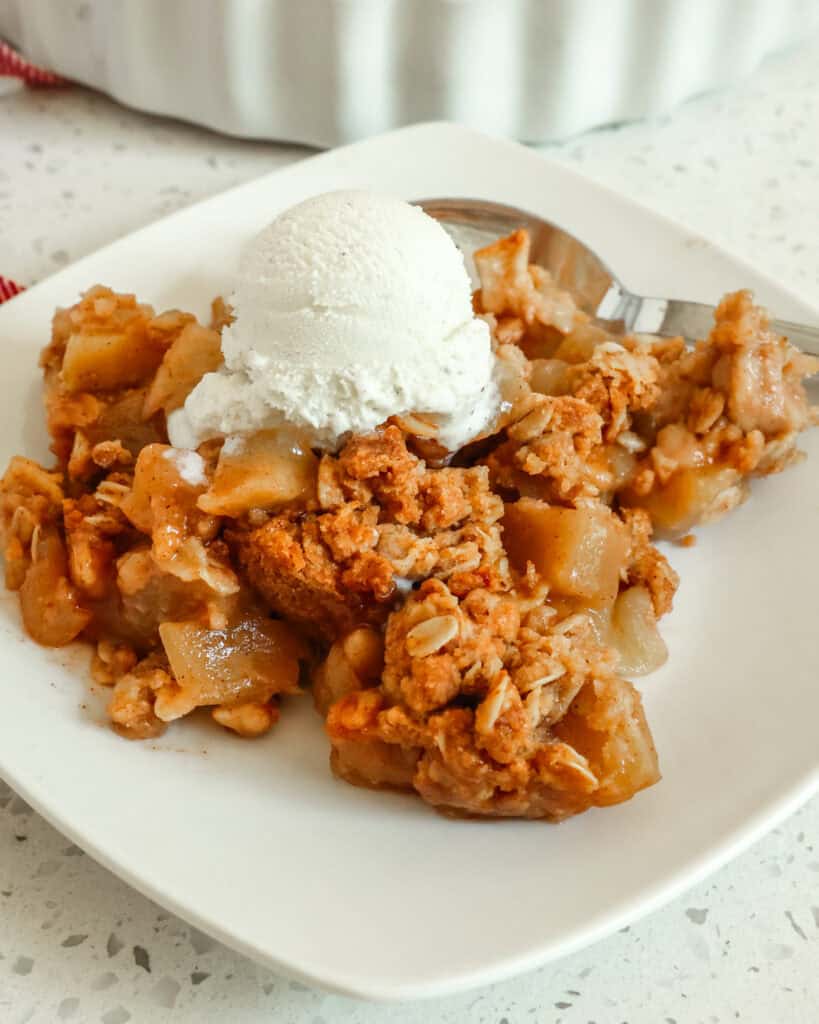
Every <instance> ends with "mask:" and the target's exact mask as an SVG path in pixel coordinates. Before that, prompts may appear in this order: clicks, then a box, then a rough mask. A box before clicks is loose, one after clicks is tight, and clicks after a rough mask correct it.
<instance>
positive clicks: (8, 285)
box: [0, 274, 24, 304]
mask: <svg viewBox="0 0 819 1024" xmlns="http://www.w3.org/2000/svg"><path fill="white" fill-rule="evenodd" d="M22 291H24V288H23V286H22V285H21V284H17V282H16V281H11V280H10V279H9V278H7V277H3V276H2V274H0V304H2V303H3V302H8V300H9V299H13V298H14V296H15V295H19V294H20V292H22Z"/></svg>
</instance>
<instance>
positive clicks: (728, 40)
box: [0, 0, 819, 146]
mask: <svg viewBox="0 0 819 1024" xmlns="http://www.w3.org/2000/svg"><path fill="white" fill-rule="evenodd" d="M817 26H819V3H817V2H816V0H0V35H3V36H5V37H6V38H7V39H9V40H10V41H11V42H13V43H14V44H16V45H18V46H19V47H20V48H21V49H22V51H23V52H24V53H25V55H26V56H28V57H30V58H31V59H32V60H34V61H36V62H38V63H40V64H42V65H45V66H47V67H50V68H52V69H53V70H56V71H58V72H60V73H62V74H64V75H66V76H68V77H69V78H73V79H76V80H78V81H81V82H85V83H87V84H88V85H91V86H94V87H95V88H98V89H101V90H103V91H105V92H107V93H110V94H111V95H112V96H114V97H115V98H116V99H118V100H120V101H122V102H123V103H126V104H128V105H129V106H133V107H137V108H139V109H141V110H147V111H151V112H154V113H159V114H170V115H173V116H175V117H180V118H184V119H185V120H188V121H194V122H197V123H199V124H204V125H207V126H208V127H211V128H215V129H217V130H218V131H222V132H227V133H229V134H232V135H240V136H251V137H256V138H271V139H286V140H291V141H295V142H304V143H308V144H311V145H318V146H330V145H335V144H337V143H339V142H344V141H348V140H350V139H355V138H361V137H364V136H368V135H372V134H374V133H376V132H381V131H384V130H385V129H388V128H392V127H395V126H398V125H402V124H409V123H413V122H416V121H423V120H433V119H439V118H445V119H447V120H452V121H460V122H462V123H464V124H467V125H471V126H473V127H476V128H481V129H483V130H485V131H490V132H496V133H499V134H503V135H509V136H513V137H515V138H518V139H522V140H524V141H532V142H534V141H544V140H547V139H553V138H560V137H564V136H566V135H570V134H573V133H576V132H579V131H582V130H584V129H586V128H590V127H592V126H594V125H600V124H610V123H612V122H617V121H623V120H628V119H632V118H636V117H642V116H644V115H647V114H657V113H659V112H661V111H663V110H667V109H668V108H670V107H673V106H674V105H675V104H677V103H679V102H681V101H682V100H684V99H686V98H687V97H689V96H692V95H694V94H696V93H699V92H702V91H704V90H708V89H712V88H715V87H717V86H722V85H724V84H726V83H728V82H731V81H733V80H736V79H739V78H741V77H743V76H745V75H747V74H748V73H750V72H751V71H752V70H753V68H754V67H755V66H756V65H757V64H758V63H759V61H760V60H761V59H762V57H763V56H764V55H765V54H767V53H769V52H771V51H773V50H776V49H780V48H782V47H783V46H786V45H788V44H790V43H793V42H794V41H796V40H798V39H800V38H802V37H804V36H805V35H807V34H808V33H809V32H810V31H811V30H812V29H814V28H816V27H817Z"/></svg>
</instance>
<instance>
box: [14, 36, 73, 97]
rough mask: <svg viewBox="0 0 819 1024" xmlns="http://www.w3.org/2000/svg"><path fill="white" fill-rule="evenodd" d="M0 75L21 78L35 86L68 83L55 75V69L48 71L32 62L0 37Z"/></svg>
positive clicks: (27, 83)
mask: <svg viewBox="0 0 819 1024" xmlns="http://www.w3.org/2000/svg"><path fill="white" fill-rule="evenodd" d="M0 75H2V76H4V77H6V78H19V79H20V80H21V81H22V82H25V83H26V85H31V86H34V87H35V88H38V87H42V86H49V85H67V84H68V83H67V82H66V80H65V79H64V78H60V76H59V75H55V74H54V72H53V71H46V69H45V68H39V67H37V65H36V64H32V63H30V61H27V60H26V59H25V57H21V56H20V54H19V53H18V52H17V51H16V50H13V49H12V48H11V47H10V46H9V44H8V43H4V42H3V40H2V39H0Z"/></svg>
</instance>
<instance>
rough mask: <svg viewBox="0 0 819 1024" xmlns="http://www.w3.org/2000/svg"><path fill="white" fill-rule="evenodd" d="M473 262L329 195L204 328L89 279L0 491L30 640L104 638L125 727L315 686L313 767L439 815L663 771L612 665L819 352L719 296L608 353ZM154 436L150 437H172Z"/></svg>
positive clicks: (796, 419) (406, 214) (372, 204)
mask: <svg viewBox="0 0 819 1024" xmlns="http://www.w3.org/2000/svg"><path fill="white" fill-rule="evenodd" d="M475 263H476V266H477V269H478V272H479V275H480V282H481V287H480V289H479V290H478V291H477V292H476V293H475V295H474V296H472V297H470V296H469V288H468V279H467V276H466V272H465V269H464V266H463V262H462V260H461V258H460V256H459V254H458V253H457V250H455V249H454V247H453V246H452V243H451V242H450V241H449V239H448V237H447V236H446V235H445V234H444V233H443V231H442V229H441V228H440V227H439V226H438V225H437V224H435V223H434V222H432V221H431V220H430V219H429V218H428V217H426V215H425V214H423V213H421V212H420V211H418V210H415V209H414V208H411V207H408V206H407V205H406V204H403V203H401V202H400V201H398V200H394V199H390V198H387V197H376V196H371V195H369V194H365V193H337V194H330V195H328V196H322V197H317V198H316V199H314V200H308V201H307V203H305V204H302V205H301V206H299V207H296V208H295V209H294V210H292V211H289V212H287V213H285V214H284V215H282V216H281V217H280V218H278V219H277V220H276V221H274V223H273V224H272V225H271V226H270V227H269V228H268V229H267V230H266V231H265V232H264V233H263V234H262V236H260V238H259V239H258V240H257V241H256V242H255V243H254V244H253V245H252V246H251V247H250V248H249V250H248V253H247V255H246V258H245V261H244V263H243V267H242V272H241V274H240V278H239V281H238V284H237V289H236V295H235V297H234V299H232V300H231V303H230V305H228V304H226V303H224V302H223V301H222V300H216V301H215V302H214V306H213V315H212V321H211V324H210V325H209V326H204V325H202V324H200V323H198V322H197V321H196V320H195V318H194V317H193V316H191V315H190V314H188V313H182V312H179V311H175V310H173V311H169V312H166V313H161V314H159V315H157V314H155V312H154V311H153V310H152V309H151V308H150V307H148V306H145V305H140V304H139V303H138V302H137V301H136V299H135V298H134V297H133V296H130V295H119V294H115V293H113V292H112V291H110V290H109V289H106V288H103V287H100V286H97V287H95V288H92V289H91V290H90V291H89V292H87V293H86V294H85V296H83V298H82V299H81V301H80V302H79V303H77V304H76V305H75V306H73V307H71V308H70V309H68V310H59V311H58V312H57V314H56V315H55V318H54V324H53V332H52V339H51V342H50V344H49V345H48V346H47V347H46V349H45V350H44V352H43V355H42V360H41V362H42V366H43V369H44V375H45V399H46V413H47V420H48V426H49V431H50V433H51V437H52V451H53V453H54V456H55V464H54V466H53V467H51V468H48V469H46V468H44V467H43V466H40V465H38V464H37V463H35V462H33V461H32V460H30V459H28V458H26V457H24V456H15V457H14V458H13V459H12V461H11V463H10V465H9V468H8V469H7V471H6V474H5V476H4V477H3V480H2V482H1V483H0V525H2V533H3V543H4V548H5V558H6V584H7V586H8V587H9V588H11V589H14V590H17V591H18V592H19V595H20V606H21V611H22V617H23V622H24V625H25V627H26V629H27V631H28V632H29V634H30V635H31V636H32V637H33V639H35V640H36V641H38V642H39V643H42V644H46V645H49V646H59V645H62V644H66V643H69V642H71V641H73V640H76V639H80V640H84V641H87V642H89V643H91V644H93V646H94V655H93V662H92V675H93V677H94V679H95V680H96V682H97V683H99V684H102V685H105V686H109V687H111V697H110V702H109V715H110V718H111V721H112V723H113V725H114V727H115V728H116V729H117V730H118V731H119V732H120V733H122V734H123V735H124V736H128V737H131V738H143V737H148V736H156V735H158V734H159V733H161V732H162V731H163V730H164V729H165V728H166V727H167V725H168V724H169V723H170V722H172V721H174V720H175V719H177V718H181V717H184V716H185V715H187V714H189V713H192V712H193V711H195V710H196V709H197V708H200V707H201V708H206V709H208V710H209V713H210V714H211V716H212V718H213V719H214V720H215V721H216V722H217V723H218V724H219V725H221V726H223V727H225V728H227V729H230V730H232V731H233V732H235V733H237V734H239V735H241V736H248V737H250V736H259V735H262V734H263V733H265V732H267V731H268V730H269V729H270V728H271V726H272V725H273V724H274V723H275V722H276V720H277V718H278V716H279V713H280V709H281V705H282V702H285V703H286V700H285V699H286V698H288V697H291V696H293V697H296V696H299V695H302V696H300V698H299V699H304V696H303V693H304V691H305V690H306V689H307V688H311V689H312V696H313V700H314V702H315V705H316V708H317V709H318V711H319V712H320V714H321V715H322V716H323V717H324V719H325V727H326V731H327V735H328V737H329V741H330V745H331V764H332V767H333V770H334V771H335V772H336V774H337V775H338V776H340V777H341V778H343V779H345V780H347V781H349V782H351V783H354V784H357V785H366V786H384V787H393V788H399V789H408V790H414V791H415V792H417V793H418V794H419V795H420V796H421V797H422V798H423V799H424V800H426V801H427V802H428V803H430V804H432V805H433V806H435V807H438V808H440V809H442V810H445V811H447V812H450V813H458V814H478V815H487V816H522V817H532V818H544V819H547V820H551V821H559V820H561V819H563V818H565V817H567V816H569V815H572V814H576V813H578V812H581V811H583V810H586V809H587V808H589V807H593V806H605V805H608V804H614V803H618V802H620V801H623V800H626V799H628V798H629V797H631V796H633V795H634V794H635V793H636V792H638V791H639V790H640V789H642V788H644V787H646V786H649V785H651V784H652V783H654V782H656V781H657V780H658V778H659V768H658V760H657V755H656V751H655V749H654V744H653V741H652V737H651V733H650V730H649V726H648V724H647V722H646V718H645V715H644V713H643V709H642V703H641V700H640V695H639V693H638V691H637V690H636V688H635V687H634V686H633V685H632V683H631V682H629V681H627V679H628V678H634V677H637V676H640V675H644V674H646V673H647V672H650V671H651V670H653V669H654V668H656V667H658V666H659V665H661V664H662V663H663V662H664V661H665V660H666V657H667V652H666V648H665V644H664V643H663V640H662V637H661V635H660V632H659V629H658V625H657V623H658V621H659V619H660V618H661V617H662V616H663V615H665V614H666V613H667V612H668V611H669V610H670V608H671V605H672V601H673V597H674V593H675V590H676V587H677V583H678V579H677V575H676V573H675V572H674V570H673V569H672V568H671V566H670V565H669V563H668V560H667V559H666V557H665V555H664V554H663V553H662V552H661V551H660V550H659V549H658V548H657V547H655V545H654V543H653V535H654V534H655V533H656V534H657V535H661V536H666V537H678V538H685V537H687V535H688V533H689V531H690V530H691V529H692V528H693V527H695V526H697V525H699V524H701V523H707V522H709V521H711V520H713V519H715V518H718V517H719V516H721V515H723V514H725V513H726V512H728V511H729V510H731V509H732V508H734V507H735V506H736V505H737V504H739V502H741V501H742V500H743V499H744V497H745V496H746V494H747V488H748V481H749V480H750V479H751V478H752V477H754V476H762V475H768V474H771V473H775V472H778V471H779V470H782V469H784V468H785V467H786V466H788V465H789V464H790V463H791V462H793V461H794V460H795V459H796V458H798V456H799V452H798V449H797V440H798V434H799V432H800V431H801V430H803V429H805V428H806V427H808V426H810V425H811V424H812V423H814V422H816V418H817V417H816V415H815V413H814V412H813V411H812V410H811V409H810V408H809V406H808V403H807V401H806V397H805V392H804V388H803V386H802V378H803V377H804V376H805V375H807V374H810V373H813V372H815V371H816V369H817V365H819V364H817V361H816V360H814V359H811V358H809V357H806V356H804V355H802V354H801V353H799V352H797V351H796V350H795V349H794V348H793V347H792V346H790V345H789V344H788V343H787V341H786V340H785V339H783V338H780V337H778V336H777V335H775V334H774V333H772V332H771V330H770V327H769V324H768V321H767V318H766V315H765V313H764V311H762V310H761V309H759V308H758V307H756V306H754V305H753V302H752V299H751V296H750V295H749V294H748V293H746V292H737V293H735V294H733V295H729V296H727V297H726V298H725V299H724V300H723V302H722V303H721V305H720V306H719V308H718V310H717V314H716V321H715V325H714V328H713V330H712V332H711V334H710V336H709V337H708V338H707V339H703V340H701V341H699V342H697V344H696V345H694V346H693V347H687V346H686V345H685V344H684V342H683V341H682V340H681V339H674V340H671V341H668V340H653V341H652V340H648V339H641V338H636V337H625V338H623V337H618V338H614V337H612V336H609V335H608V334H606V333H605V332H604V331H603V330H601V329H600V327H599V326H597V325H596V324H594V323H593V322H592V321H590V319H589V317H588V316H586V315H585V314H584V313H583V312H582V311H581V310H579V309H578V308H577V306H576V304H575V302H574V300H573V298H572V296H571V295H570V294H568V293H566V292H564V291H562V290H561V289H559V288H558V287H556V285H555V284H554V282H553V281H552V280H551V278H550V277H549V275H548V274H547V273H546V272H545V271H544V270H543V269H542V268H540V267H538V266H534V265H530V263H529V239H528V236H527V235H526V233H525V232H524V231H518V232H515V233H514V234H512V235H511V236H509V237H508V238H505V239H501V240H499V241H498V242H496V243H494V244H492V245H490V246H488V247H486V248H485V249H483V250H481V251H480V252H478V253H476V254H475ZM169 433H170V438H169Z"/></svg>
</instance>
